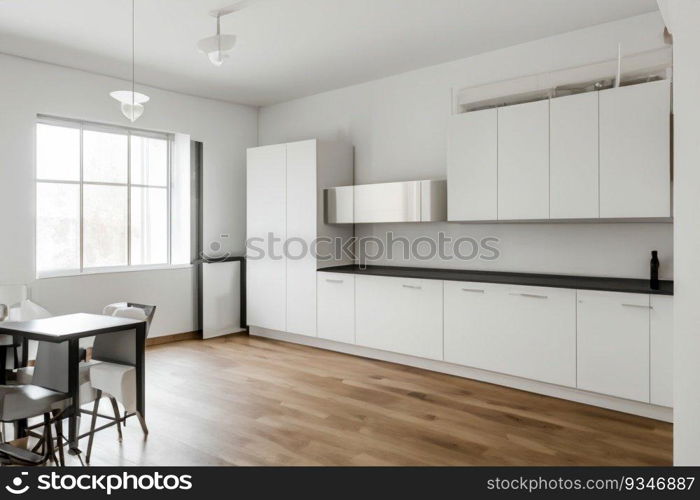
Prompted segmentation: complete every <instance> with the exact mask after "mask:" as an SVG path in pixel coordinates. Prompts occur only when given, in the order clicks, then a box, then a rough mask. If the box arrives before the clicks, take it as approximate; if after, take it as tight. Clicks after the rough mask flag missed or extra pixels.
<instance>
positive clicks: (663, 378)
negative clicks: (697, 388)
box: [649, 295, 673, 407]
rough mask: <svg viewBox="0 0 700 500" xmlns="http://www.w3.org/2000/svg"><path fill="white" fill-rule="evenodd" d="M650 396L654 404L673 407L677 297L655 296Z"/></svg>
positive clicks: (652, 314)
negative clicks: (674, 314) (674, 318)
mask: <svg viewBox="0 0 700 500" xmlns="http://www.w3.org/2000/svg"><path fill="white" fill-rule="evenodd" d="M650 300H651V313H650V314H651V319H650V326H649V334H650V335H651V338H650V342H649V345H650V348H651V356H650V366H649V369H650V371H651V372H650V377H649V380H650V384H651V386H650V387H649V398H650V401H651V403H652V404H655V405H661V406H669V407H670V406H673V297H672V296H670V295H652V296H651V298H650Z"/></svg>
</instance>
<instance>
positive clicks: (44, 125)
mask: <svg viewBox="0 0 700 500" xmlns="http://www.w3.org/2000/svg"><path fill="white" fill-rule="evenodd" d="M170 151H171V137H170V136H169V135H167V134H154V133H150V132H142V131H136V130H132V129H127V128H120V127H107V126H101V125H94V124H87V123H81V122H72V121H57V120H52V119H51V120H50V119H42V120H40V121H39V122H38V123H37V129H36V210H37V212H36V269H37V275H38V276H47V275H56V274H74V273H79V272H93V271H96V270H106V269H109V270H116V269H119V268H128V267H132V266H133V267H136V266H153V265H164V264H169V263H170V177H171V176H170V170H171V169H170V165H171V153H170Z"/></svg>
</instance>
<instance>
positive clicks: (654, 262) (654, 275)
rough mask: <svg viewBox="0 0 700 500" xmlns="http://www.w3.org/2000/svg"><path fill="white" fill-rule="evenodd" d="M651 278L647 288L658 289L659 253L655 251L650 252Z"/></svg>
mask: <svg viewBox="0 0 700 500" xmlns="http://www.w3.org/2000/svg"><path fill="white" fill-rule="evenodd" d="M650 271H651V278H650V280H649V287H651V289H652V290H658V289H659V252H657V251H656V250H652V251H651V263H650Z"/></svg>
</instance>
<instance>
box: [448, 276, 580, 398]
mask: <svg viewBox="0 0 700 500" xmlns="http://www.w3.org/2000/svg"><path fill="white" fill-rule="evenodd" d="M575 307H576V292H575V291H574V290H567V289H556V288H542V287H520V286H509V285H494V284H485V283H465V282H445V360H446V361H450V362H453V363H458V364H462V365H467V366H473V367H475V368H481V369H484V370H490V371H495V372H500V373H507V374H509V375H516V376H519V377H524V378H529V379H532V380H540V381H543V382H549V383H552V384H559V385H566V386H570V387H573V386H575V384H576V324H575V320H576V309H575Z"/></svg>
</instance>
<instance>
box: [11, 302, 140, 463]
mask: <svg viewBox="0 0 700 500" xmlns="http://www.w3.org/2000/svg"><path fill="white" fill-rule="evenodd" d="M146 329H147V324H146V321H145V320H137V319H131V318H122V317H115V316H105V315H101V314H88V313H76V314H66V315H62V316H52V317H50V318H43V319H34V320H29V321H4V322H1V323H0V334H7V335H14V336H15V338H17V337H19V338H21V339H22V357H23V359H26V356H27V352H28V345H29V341H30V340H36V341H39V342H54V343H60V342H67V343H68V392H67V393H66V395H67V396H68V397H70V398H71V403H70V406H69V408H68V410H67V412H66V414H65V416H66V417H67V418H68V419H69V421H68V442H69V449H70V451H71V452H72V453H74V454H75V453H79V452H80V449H79V448H78V436H79V430H80V429H79V428H78V422H79V420H78V418H79V416H80V397H79V396H80V380H79V370H80V339H81V338H84V337H93V336H97V335H104V334H109V333H115V332H125V333H126V332H130V331H134V330H135V331H136V335H134V339H135V342H134V344H135V345H134V349H135V358H134V359H135V363H134V364H133V366H134V368H135V370H136V409H137V410H138V411H139V413H140V414H141V415H142V416H144V417H145V415H146V399H145V373H144V370H145V348H146ZM103 361H110V360H103ZM122 364H125V363H122Z"/></svg>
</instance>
